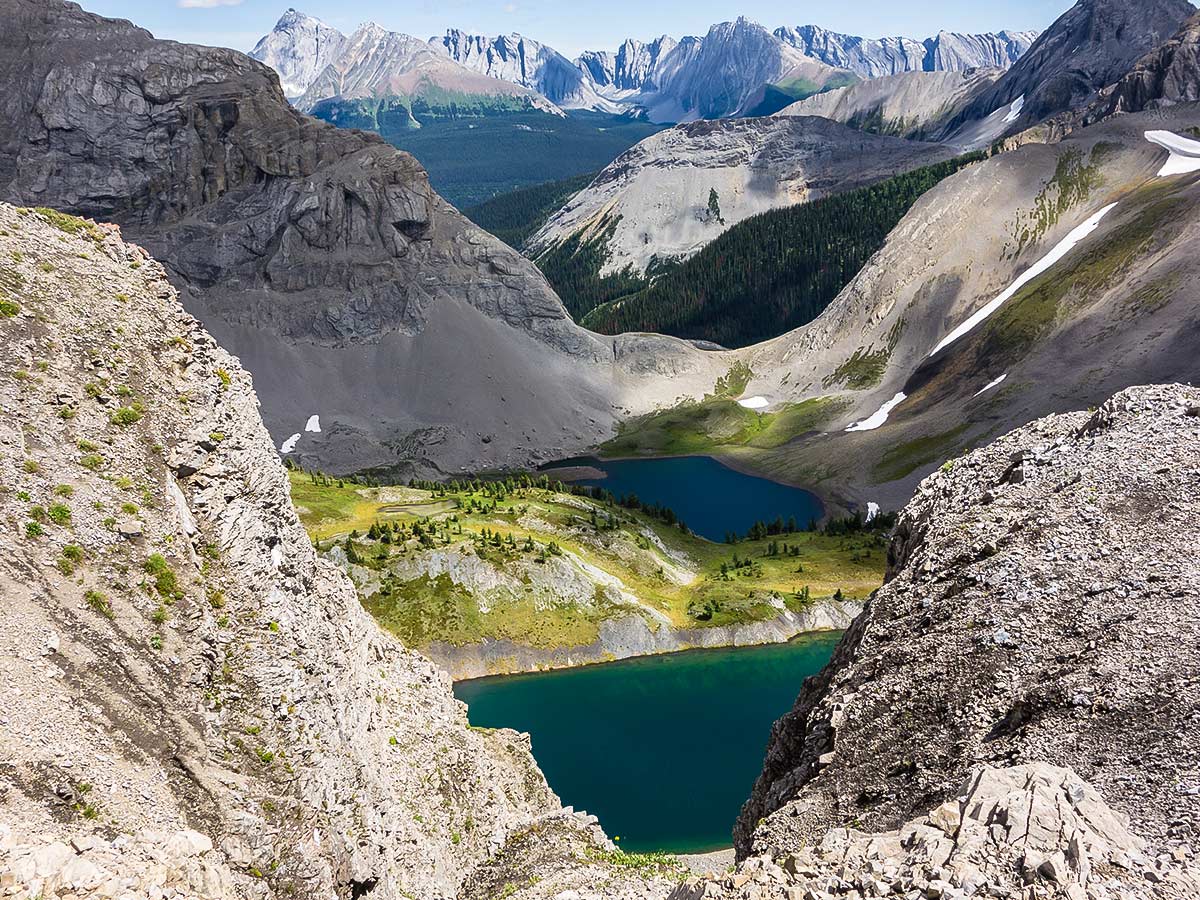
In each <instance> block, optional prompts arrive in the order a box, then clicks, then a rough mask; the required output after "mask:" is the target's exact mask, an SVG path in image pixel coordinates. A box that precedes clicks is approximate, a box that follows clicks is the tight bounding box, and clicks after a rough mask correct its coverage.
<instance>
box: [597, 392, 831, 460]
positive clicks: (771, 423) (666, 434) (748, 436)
mask: <svg viewBox="0 0 1200 900" xmlns="http://www.w3.org/2000/svg"><path fill="white" fill-rule="evenodd" d="M844 407H845V401H839V400H835V399H834V398H831V397H816V398H813V399H811V400H805V401H804V402H803V403H793V404H789V405H787V406H784V407H783V408H782V409H780V410H778V411H776V412H756V411H754V410H752V409H746V408H744V407H742V406H739V405H738V403H737V402H736V401H734V400H732V399H728V398H722V397H709V398H706V399H704V400H701V401H698V402H694V403H683V404H680V405H679V406H676V407H673V408H671V409H667V410H662V411H659V412H654V413H650V414H648V415H645V416H641V417H639V418H636V419H631V420H629V421H627V422H624V423H623V424H622V425H621V429H620V432H619V433H618V434H617V436H616V437H615V438H613V439H612V440H610V441H608V442H607V443H606V444H604V445H603V446H602V447H601V448H600V452H601V454H602V455H604V456H682V455H688V454H711V455H716V456H720V455H721V454H722V452H723V451H728V450H732V449H734V448H751V449H757V450H772V449H775V448H777V447H782V446H783V445H784V444H786V443H788V442H789V441H791V440H794V439H795V438H797V437H799V436H800V435H803V434H806V433H808V432H810V431H813V430H815V429H817V428H819V427H821V425H823V424H824V423H825V422H827V421H828V420H829V419H831V418H833V416H835V415H836V414H837V413H838V412H840V411H841V410H842V409H843V408H844Z"/></svg>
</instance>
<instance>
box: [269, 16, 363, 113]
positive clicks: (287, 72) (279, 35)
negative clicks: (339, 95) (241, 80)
mask: <svg viewBox="0 0 1200 900" xmlns="http://www.w3.org/2000/svg"><path fill="white" fill-rule="evenodd" d="M345 43H346V36H345V35H344V34H342V33H341V32H340V31H338V30H337V29H336V28H333V27H331V26H329V25H326V24H325V23H324V22H322V21H321V20H320V19H316V18H313V17H312V16H308V15H305V14H304V13H301V12H296V10H294V9H289V10H288V11H287V12H285V13H284V14H283V15H282V16H281V17H280V19H279V21H278V22H277V23H276V24H275V27H274V28H273V29H271V33H270V34H268V35H266V36H264V37H263V39H262V40H260V41H259V42H258V43H257V44H256V45H255V47H254V49H253V50H251V51H250V55H251V56H252V57H254V58H255V59H257V60H258V61H259V62H263V63H266V64H267V65H268V66H270V67H271V68H272V69H274V70H275V71H276V72H278V73H279V82H280V84H281V85H282V86H283V93H284V94H285V95H286V96H287V97H288V99H294V98H296V97H299V96H300V95H301V94H303V93H304V92H305V91H306V90H308V86H309V85H310V84H312V82H313V80H314V79H315V78H316V77H317V76H318V75H320V74H321V72H322V71H323V70H324V68H325V67H326V66H327V65H329V63H331V62H332V61H333V60H334V59H336V58H337V56H338V54H339V53H340V52H341V50H342V46H343V45H344V44H345Z"/></svg>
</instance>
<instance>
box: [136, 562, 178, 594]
mask: <svg viewBox="0 0 1200 900" xmlns="http://www.w3.org/2000/svg"><path fill="white" fill-rule="evenodd" d="M142 568H143V569H144V570H145V572H146V574H147V575H149V576H150V577H151V578H153V579H154V589H155V590H156V591H158V594H159V596H160V597H162V598H163V599H164V600H166V601H167V602H168V603H171V602H173V601H175V600H182V599H183V590H182V589H181V588H180V587H179V579H178V578H177V577H176V576H175V572H174V570H173V569H172V568H171V566H170V564H169V563H168V562H167V561H166V559H165V558H163V555H162V554H161V553H154V554H152V555H151V556H150V558H149V559H147V560H146V562H145V564H144V565H143V566H142Z"/></svg>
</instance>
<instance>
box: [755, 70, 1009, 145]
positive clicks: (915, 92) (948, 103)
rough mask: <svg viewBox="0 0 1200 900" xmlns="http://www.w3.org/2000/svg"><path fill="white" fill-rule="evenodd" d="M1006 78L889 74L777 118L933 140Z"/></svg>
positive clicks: (984, 73) (979, 73)
mask: <svg viewBox="0 0 1200 900" xmlns="http://www.w3.org/2000/svg"><path fill="white" fill-rule="evenodd" d="M1002 74H1003V70H1001V69H967V70H950V71H935V72H925V71H913V72H903V73H901V74H898V75H885V76H883V77H880V78H872V79H871V80H869V81H860V82H858V84H852V85H850V86H849V87H844V88H838V89H837V90H832V91H825V92H823V93H820V94H815V95H813V96H812V97H808V98H806V99H804V100H799V101H797V102H796V103H793V104H792V105H790V106H788V107H785V108H784V109H782V110H780V111H779V112H777V113H776V114H775V115H777V116H822V117H824V118H826V119H832V120H833V121H835V122H841V123H842V124H844V125H849V126H851V127H852V128H859V129H862V130H864V131H873V132H876V133H879V134H893V135H897V136H899V137H906V138H916V139H933V138H936V137H937V136H938V135H940V134H941V132H942V131H943V130H944V128H945V126H946V124H947V123H948V122H949V121H950V120H952V119H953V118H954V117H955V115H956V114H957V113H958V111H959V110H961V109H962V108H963V107H965V106H967V105H969V104H970V103H971V102H972V101H973V100H975V98H976V97H978V96H979V95H980V94H981V93H983V92H984V91H986V90H988V89H989V88H990V87H991V86H992V85H994V84H995V83H996V80H997V79H998V78H1000V76H1001V75H1002Z"/></svg>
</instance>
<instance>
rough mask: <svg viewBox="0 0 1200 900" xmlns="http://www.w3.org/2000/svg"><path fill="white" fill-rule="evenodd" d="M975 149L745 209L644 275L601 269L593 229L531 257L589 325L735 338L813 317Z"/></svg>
mask: <svg viewBox="0 0 1200 900" xmlns="http://www.w3.org/2000/svg"><path fill="white" fill-rule="evenodd" d="M984 156H985V154H983V153H972V154H967V155H964V156H960V157H957V158H955V159H952V160H948V161H946V162H942V163H937V164H935V165H931V166H925V167H923V168H920V169H915V170H913V171H911V172H906V173H904V174H902V175H897V176H895V177H893V178H889V179H887V180H886V181H882V182H880V183H878V184H875V185H871V186H870V187H865V188H860V189H858V190H854V191H848V192H846V193H844V194H836V195H834V196H831V197H825V198H823V199H820V200H816V201H813V202H811V203H803V204H799V205H796V206H791V207H787V208H786V209H777V210H772V211H770V212H766V213H762V214H760V215H757V216H753V217H751V218H749V219H746V220H744V221H742V222H739V223H738V224H737V225H735V226H734V227H732V228H730V229H729V230H728V231H726V232H725V233H724V234H723V235H721V236H720V237H719V238H717V239H716V240H715V241H713V242H712V243H711V244H709V245H708V246H707V247H705V248H704V249H703V250H701V251H700V252H699V253H697V254H696V255H695V256H693V257H692V258H690V259H688V260H687V261H685V262H683V263H681V264H679V265H675V266H670V267H665V268H664V269H663V271H662V274H661V275H658V276H657V277H652V279H651V280H650V282H649V283H646V281H645V280H643V279H641V278H640V277H639V276H636V275H634V274H633V273H632V272H625V273H618V274H616V275H608V276H603V277H601V276H600V274H599V272H600V268H601V266H602V265H603V264H604V260H605V258H606V255H607V252H606V248H605V247H604V245H603V241H601V240H599V239H597V240H593V241H590V242H587V243H583V244H581V243H580V242H578V241H577V240H575V239H572V240H570V241H567V242H565V243H564V244H562V245H560V246H559V247H557V248H555V249H553V250H551V251H550V252H548V253H546V254H545V255H543V256H542V257H541V258H540V259H539V260H538V265H539V266H540V267H541V268H542V271H543V272H544V273H545V274H546V277H547V278H548V279H549V280H550V283H551V284H553V285H554V288H555V290H556V291H557V292H558V294H559V296H560V297H562V298H563V302H564V303H565V304H566V306H567V309H568V310H569V311H570V312H571V314H572V315H574V316H575V317H576V318H577V319H579V320H580V321H581V322H582V324H584V325H585V326H587V327H588V328H591V329H593V330H594V331H599V332H602V333H604V334H619V333H621V332H626V331H653V332H660V333H665V334H672V335H675V336H677V337H682V338H688V339H698V340H708V341H713V342H715V343H718V344H721V345H723V346H726V347H744V346H746V345H747V344H752V343H755V342H757V341H761V340H766V339H767V338H771V337H774V336H776V335H779V334H782V333H783V332H785V331H787V330H788V329H791V328H795V327H797V326H799V325H803V324H805V323H806V322H811V321H812V320H813V319H815V318H816V317H817V316H818V315H820V314H821V312H822V311H823V310H824V309H825V307H826V306H828V305H829V303H830V302H831V301H832V300H833V299H834V297H836V296H837V294H838V293H839V292H840V291H841V289H842V288H843V287H845V286H846V284H848V283H849V282H850V280H851V279H852V278H853V277H854V276H855V275H856V274H857V273H858V272H859V271H860V270H861V269H862V267H863V265H864V264H865V263H866V261H867V260H868V259H869V258H870V257H871V256H872V255H873V254H874V253H875V252H876V251H877V250H879V249H880V248H881V247H882V246H883V243H884V240H885V239H886V238H887V235H888V233H889V232H890V231H891V230H892V229H893V228H894V227H895V226H896V224H897V223H898V222H899V221H900V219H901V218H903V216H904V214H905V213H907V212H908V210H909V209H910V208H911V207H912V205H913V204H914V203H915V202H916V201H917V199H918V198H919V197H920V196H921V195H922V194H924V193H925V192H926V191H927V190H929V189H930V188H932V187H933V186H934V185H935V184H937V183H938V182H939V181H941V180H942V179H943V178H946V177H947V176H949V175H951V174H953V173H954V172H956V171H958V170H959V169H961V168H963V167H964V166H966V165H968V164H970V163H973V162H976V161H978V160H981V159H983V158H984ZM606 232H607V230H606ZM601 237H603V235H601ZM652 275H653V273H652Z"/></svg>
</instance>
